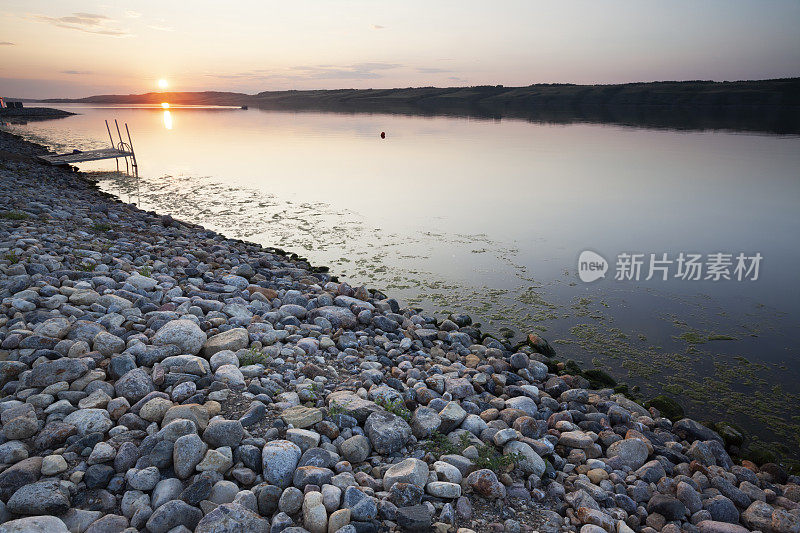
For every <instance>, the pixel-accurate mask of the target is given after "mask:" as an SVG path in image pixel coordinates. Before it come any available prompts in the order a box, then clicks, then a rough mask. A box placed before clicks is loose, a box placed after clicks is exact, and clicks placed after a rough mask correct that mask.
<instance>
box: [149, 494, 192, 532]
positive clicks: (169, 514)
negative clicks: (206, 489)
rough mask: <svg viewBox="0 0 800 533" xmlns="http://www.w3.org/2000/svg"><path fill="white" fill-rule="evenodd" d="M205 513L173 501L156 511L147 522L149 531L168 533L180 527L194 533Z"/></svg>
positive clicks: (183, 503)
mask: <svg viewBox="0 0 800 533" xmlns="http://www.w3.org/2000/svg"><path fill="white" fill-rule="evenodd" d="M202 517H203V512H202V511H201V510H200V509H198V508H197V507H192V506H191V505H189V504H188V503H186V502H184V501H181V500H171V501H168V502H167V503H165V504H164V505H162V506H161V507H159V508H158V509H156V510H155V511H154V512H153V515H152V516H151V517H150V519H149V520H148V521H147V529H148V530H149V531H150V532H151V533H167V531H169V530H171V529H172V528H175V527H178V526H184V527H186V528H187V529H189V531H194V528H195V527H197V524H198V523H199V522H200V519H201V518H202Z"/></svg>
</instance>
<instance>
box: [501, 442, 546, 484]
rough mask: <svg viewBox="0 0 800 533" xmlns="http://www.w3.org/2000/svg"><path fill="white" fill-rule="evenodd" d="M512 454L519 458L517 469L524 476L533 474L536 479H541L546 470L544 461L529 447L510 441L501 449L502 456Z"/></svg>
mask: <svg viewBox="0 0 800 533" xmlns="http://www.w3.org/2000/svg"><path fill="white" fill-rule="evenodd" d="M512 453H514V454H517V455H518V456H520V459H519V460H518V461H517V467H519V468H520V469H521V470H522V471H523V472H525V473H526V474H533V475H535V476H536V477H542V474H544V471H545V468H546V466H545V464H544V460H542V458H541V457H539V454H537V453H536V452H535V451H533V448H531V447H530V445H528V444H526V443H524V442H520V441H516V440H512V441H511V442H509V443H507V444H506V445H505V446H504V447H503V454H504V455H508V454H512Z"/></svg>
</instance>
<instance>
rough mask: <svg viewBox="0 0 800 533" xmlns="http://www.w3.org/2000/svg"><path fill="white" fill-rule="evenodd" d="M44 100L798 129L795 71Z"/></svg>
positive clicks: (799, 85) (799, 87)
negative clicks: (749, 77)
mask: <svg viewBox="0 0 800 533" xmlns="http://www.w3.org/2000/svg"><path fill="white" fill-rule="evenodd" d="M46 101H47V102H80V103H129V104H157V103H161V102H163V101H168V102H170V103H172V104H195V105H236V106H241V105H248V106H252V107H259V108H264V109H286V110H289V109H294V110H319V111H337V112H352V113H360V112H374V113H403V114H421V115H455V116H474V117H485V118H505V117H513V118H524V119H528V120H533V121H545V122H557V123H565V122H612V123H620V124H627V125H641V126H646V127H667V128H688V129H744V130H754V131H769V132H773V133H800V78H785V79H776V80H756V81H735V82H712V81H661V82H650V83H626V84H619V85H572V84H537V85H530V86H527V87H503V86H502V85H486V86H474V87H445V88H439V87H410V88H405V89H339V90H316V91H266V92H262V93H258V94H254V95H248V94H242V93H231V92H210V91H209V92H193V93H188V92H174V93H173V92H170V93H147V94H139V95H101V96H91V97H88V98H81V99H76V100H67V99H56V100H46Z"/></svg>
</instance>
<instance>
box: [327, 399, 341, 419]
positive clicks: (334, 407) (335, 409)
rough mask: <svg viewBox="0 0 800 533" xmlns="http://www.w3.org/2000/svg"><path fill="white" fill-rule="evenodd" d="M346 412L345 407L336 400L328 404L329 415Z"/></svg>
mask: <svg viewBox="0 0 800 533" xmlns="http://www.w3.org/2000/svg"><path fill="white" fill-rule="evenodd" d="M344 413H345V410H344V407H342V406H341V405H339V404H338V403H336V402H335V401H331V403H330V405H328V416H336V415H343V414H344Z"/></svg>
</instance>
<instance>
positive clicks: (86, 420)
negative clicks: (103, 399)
mask: <svg viewBox="0 0 800 533" xmlns="http://www.w3.org/2000/svg"><path fill="white" fill-rule="evenodd" d="M64 423H65V424H69V425H72V426H75V429H77V431H78V434H79V435H88V434H89V433H105V432H106V431H108V430H109V429H111V428H112V427H113V426H114V422H112V421H111V416H110V415H109V414H108V411H106V410H105V409H79V410H78V411H75V412H73V413H70V414H68V415H67V416H66V417H65V418H64Z"/></svg>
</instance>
